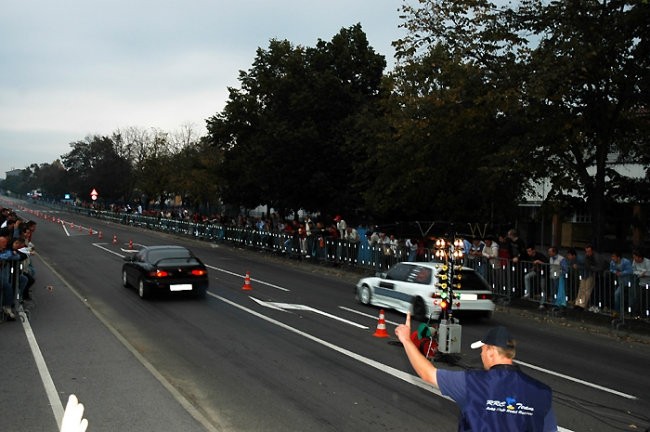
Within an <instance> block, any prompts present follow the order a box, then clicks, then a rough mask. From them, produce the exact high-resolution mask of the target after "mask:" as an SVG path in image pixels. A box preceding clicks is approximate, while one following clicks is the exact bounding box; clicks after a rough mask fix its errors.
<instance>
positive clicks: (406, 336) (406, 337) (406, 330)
mask: <svg viewBox="0 0 650 432" xmlns="http://www.w3.org/2000/svg"><path fill="white" fill-rule="evenodd" d="M395 336H397V338H398V339H399V341H400V342H402V343H404V342H405V341H410V340H411V312H406V322H405V323H404V324H400V325H398V326H397V328H396V329H395Z"/></svg>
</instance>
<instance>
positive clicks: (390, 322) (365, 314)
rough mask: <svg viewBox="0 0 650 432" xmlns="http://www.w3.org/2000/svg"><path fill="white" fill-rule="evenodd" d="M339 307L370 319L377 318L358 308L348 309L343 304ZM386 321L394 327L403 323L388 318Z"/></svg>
mask: <svg viewBox="0 0 650 432" xmlns="http://www.w3.org/2000/svg"><path fill="white" fill-rule="evenodd" d="M339 309H343V310H344V311H348V312H352V313H355V314H357V315H361V316H364V317H367V318H371V319H377V318H379V317H378V316H374V315H370V314H367V313H364V312H361V311H358V310H354V309H350V308H347V307H345V306H339ZM386 323H388V324H392V325H394V326H395V327H397V326H398V325H400V324H404V323H396V322H395V321H389V320H386Z"/></svg>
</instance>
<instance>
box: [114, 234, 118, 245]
mask: <svg viewBox="0 0 650 432" xmlns="http://www.w3.org/2000/svg"><path fill="white" fill-rule="evenodd" d="M113 244H117V236H116V235H113Z"/></svg>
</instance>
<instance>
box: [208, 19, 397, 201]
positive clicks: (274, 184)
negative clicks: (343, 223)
mask: <svg viewBox="0 0 650 432" xmlns="http://www.w3.org/2000/svg"><path fill="white" fill-rule="evenodd" d="M384 67H385V60H384V58H383V57H382V56H380V55H378V54H376V53H375V52H374V50H373V49H372V48H371V47H370V46H369V44H368V41H367V39H366V36H365V34H364V33H363V31H362V30H361V26H360V25H356V26H353V27H351V28H349V29H342V30H341V31H340V32H339V33H338V34H337V35H335V36H334V37H333V38H332V40H331V41H330V42H325V41H322V40H321V41H319V42H318V44H317V46H316V47H315V48H306V47H302V46H297V47H296V46H293V45H292V44H291V43H290V42H289V41H286V40H285V41H278V40H271V42H270V44H269V47H268V49H267V50H263V49H258V51H257V56H256V58H255V61H254V62H253V65H252V67H251V68H250V70H248V71H247V72H243V71H242V72H240V77H239V81H240V83H241V88H239V89H235V88H230V89H229V92H230V97H229V100H228V102H227V104H226V107H225V108H224V110H223V111H222V112H221V113H218V114H216V115H215V116H213V117H212V118H210V119H208V122H207V127H208V132H209V138H210V139H211V141H212V143H213V144H214V145H215V146H216V147H217V148H219V149H221V150H222V151H223V152H224V164H223V167H222V173H221V174H222V181H223V194H224V199H225V200H227V201H229V202H232V203H234V204H239V205H243V206H245V207H249V208H250V207H255V206H257V205H259V204H268V205H270V206H272V207H274V208H276V209H279V210H281V211H282V210H284V209H299V208H306V209H310V210H315V209H319V210H322V211H325V212H327V211H333V210H335V211H346V210H348V211H351V210H354V209H355V208H357V207H358V206H359V205H361V200H360V193H359V191H357V190H355V189H354V184H355V181H354V178H355V177H354V171H353V166H352V159H353V158H354V156H355V152H356V151H357V146H358V145H360V144H359V143H358V142H357V141H356V137H357V135H356V134H355V133H354V131H353V130H352V128H353V127H355V126H357V125H358V124H359V123H358V122H357V120H358V118H359V114H360V113H362V112H365V113H367V112H369V111H367V106H368V105H371V104H373V103H374V100H375V99H377V98H378V97H379V84H380V82H381V77H382V73H383V69H384Z"/></svg>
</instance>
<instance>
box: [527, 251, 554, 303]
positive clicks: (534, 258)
mask: <svg viewBox="0 0 650 432" xmlns="http://www.w3.org/2000/svg"><path fill="white" fill-rule="evenodd" d="M526 255H527V258H526V264H527V265H528V267H527V270H528V271H527V272H526V275H525V276H524V296H523V297H524V298H532V297H533V288H534V287H533V282H538V285H539V287H540V289H539V308H540V309H544V301H545V297H546V293H545V290H544V282H545V278H544V270H545V269H544V266H545V265H546V264H548V258H547V257H546V255H544V254H543V253H541V252H539V251H538V250H537V249H535V245H529V246H528V248H526ZM540 280H541V281H540Z"/></svg>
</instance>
